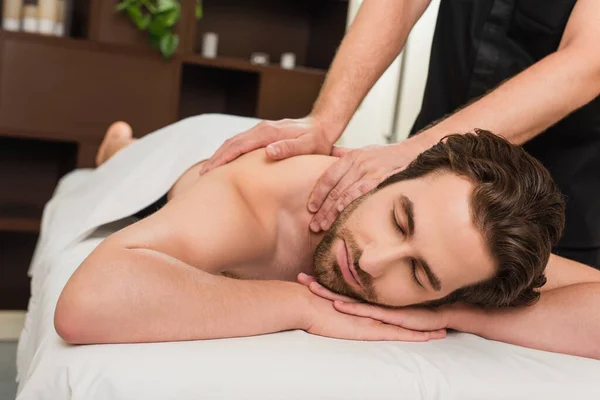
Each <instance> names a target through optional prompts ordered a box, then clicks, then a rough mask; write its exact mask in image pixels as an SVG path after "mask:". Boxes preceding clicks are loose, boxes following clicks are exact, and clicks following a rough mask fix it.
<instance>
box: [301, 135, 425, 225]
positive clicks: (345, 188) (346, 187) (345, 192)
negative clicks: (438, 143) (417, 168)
mask: <svg viewBox="0 0 600 400" xmlns="http://www.w3.org/2000/svg"><path fill="white" fill-rule="evenodd" d="M428 147H430V146H429V145H427V144H426V143H425V140H424V139H422V138H419V137H418V136H416V137H412V138H410V139H406V140H404V141H403V142H400V143H396V144H392V145H387V146H368V147H364V148H360V149H355V150H349V149H342V148H335V149H334V150H333V153H332V154H333V155H334V156H337V157H341V158H340V159H339V160H337V161H336V162H335V163H333V164H332V165H331V166H330V167H329V168H328V169H327V171H325V172H324V173H323V175H321V177H320V178H319V180H318V181H317V184H316V185H315V187H314V189H313V191H312V193H311V195H310V197H309V200H308V209H309V211H311V212H313V213H316V214H315V215H314V216H313V219H312V221H311V224H310V229H311V230H312V231H314V232H318V231H320V230H327V229H329V227H330V226H331V224H332V223H333V221H334V220H335V218H336V217H337V216H338V215H339V214H340V213H341V212H342V210H343V209H344V208H346V207H347V206H348V204H350V203H351V202H352V201H353V200H355V199H356V198H357V197H360V196H361V195H363V194H365V193H367V192H369V191H370V190H372V189H374V188H375V187H376V186H377V185H378V184H379V183H381V182H382V181H383V180H384V179H385V178H387V177H389V176H390V175H392V174H394V173H396V172H399V171H401V170H402V169H404V168H405V167H406V166H407V165H408V164H409V163H410V162H411V161H412V160H414V159H415V158H416V157H417V156H418V155H419V154H420V153H421V152H423V151H425V150H426V149H427V148H428Z"/></svg>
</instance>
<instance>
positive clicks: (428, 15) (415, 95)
mask: <svg viewBox="0 0 600 400" xmlns="http://www.w3.org/2000/svg"><path fill="white" fill-rule="evenodd" d="M373 1H375V0H373ZM362 2H363V0H350V2H349V7H348V23H347V26H348V27H349V26H350V24H351V23H352V21H353V20H354V17H355V16H356V13H357V12H358V9H359V8H360V5H361V4H362ZM439 3H440V0H432V2H431V4H430V6H429V7H428V9H427V10H426V11H425V13H424V15H423V16H422V17H421V19H420V20H419V21H418V22H417V24H416V25H415V27H414V28H413V30H412V32H411V34H410V36H409V38H408V41H407V44H406V46H405V49H404V51H403V52H402V53H401V54H400V55H399V56H398V57H397V58H396V59H395V60H394V62H393V63H392V64H391V65H390V67H389V68H388V69H387V70H386V72H384V74H383V75H382V76H381V78H380V79H379V80H378V81H377V83H376V84H375V85H374V86H373V88H372V89H371V91H370V92H369V93H368V94H367V96H366V97H365V99H364V100H363V102H362V104H361V105H360V106H359V108H358V110H357V111H356V113H355V114H354V116H353V118H352V120H351V121H350V123H349V124H348V127H347V128H346V130H345V131H344V134H343V136H342V137H341V139H340V140H339V141H338V145H341V146H346V147H362V146H366V145H370V144H385V143H387V142H388V141H389V140H392V141H397V140H401V139H403V138H405V137H406V136H407V135H408V132H409V131H410V128H411V127H412V124H413V122H414V120H415V118H416V116H417V114H418V112H419V109H420V107H421V101H422V98H423V91H424V88H425V80H426V78H427V68H428V65H429V52H430V49H431V40H432V38H433V30H434V27H435V20H436V18H437V12H438V8H439ZM399 90H400V93H399V92H398V91H399ZM398 100H399V101H398Z"/></svg>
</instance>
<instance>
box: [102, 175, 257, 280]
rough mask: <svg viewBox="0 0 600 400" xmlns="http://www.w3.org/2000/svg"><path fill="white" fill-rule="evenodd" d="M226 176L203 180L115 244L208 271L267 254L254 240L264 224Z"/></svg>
mask: <svg viewBox="0 0 600 400" xmlns="http://www.w3.org/2000/svg"><path fill="white" fill-rule="evenodd" d="M222 175H223V174H212V175H210V174H209V175H207V176H206V177H203V178H202V179H199V180H198V182H197V183H196V184H195V185H194V186H193V187H192V188H191V189H190V190H187V191H186V192H185V193H183V194H182V195H180V196H178V197H177V198H175V199H173V200H171V201H169V202H168V203H167V204H166V205H165V206H164V207H163V208H161V209H160V210H159V211H157V212H156V213H154V214H152V215H150V216H149V217H147V218H145V219H143V220H141V221H138V222H136V223H134V224H132V225H130V226H128V227H126V228H125V229H123V230H121V231H119V232H117V233H116V234H115V235H114V236H115V237H114V238H113V239H112V241H113V242H114V243H118V244H119V246H122V247H127V248H147V249H152V250H155V251H159V252H161V253H164V254H167V255H169V256H171V257H174V258H177V259H179V260H181V261H183V262H186V263H187V264H190V265H192V266H195V267H197V268H200V269H203V270H205V271H207V272H217V271H218V270H219V269H220V268H222V267H223V266H226V265H231V264H234V263H236V262H238V261H239V260H240V259H247V258H251V257H252V255H253V254H255V253H257V252H259V251H263V249H262V247H261V243H260V241H256V240H255V238H256V237H257V236H260V234H259V232H258V230H259V229H260V228H261V227H260V225H259V224H257V223H256V221H255V216H254V214H253V213H252V212H251V210H249V208H248V205H247V203H246V202H245V201H244V199H243V197H242V196H241V194H240V192H239V190H237V188H236V187H235V185H233V184H232V182H231V181H230V180H228V179H226V177H225V176H222ZM249 238H253V240H249Z"/></svg>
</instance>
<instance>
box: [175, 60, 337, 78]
mask: <svg viewBox="0 0 600 400" xmlns="http://www.w3.org/2000/svg"><path fill="white" fill-rule="evenodd" d="M183 62H184V63H185V64H196V65H203V66H207V67H215V68H225V69H235V70H240V71H246V72H261V73H262V72H271V71H276V72H279V71H285V72H288V73H290V74H308V75H317V76H322V77H324V76H325V74H326V73H327V71H325V70H323V69H319V68H309V67H296V68H293V69H284V68H281V67H280V66H278V65H276V64H269V65H257V64H252V63H251V62H250V61H247V60H244V59H242V58H235V57H216V58H205V57H202V56H200V55H196V54H194V55H189V56H185V57H183Z"/></svg>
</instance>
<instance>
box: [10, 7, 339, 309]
mask: <svg viewBox="0 0 600 400" xmlns="http://www.w3.org/2000/svg"><path fill="white" fill-rule="evenodd" d="M116 2H117V1H116V0H74V5H75V7H74V10H73V18H72V21H73V23H72V27H71V34H70V37H67V38H57V37H46V36H41V35H36V34H29V33H21V32H6V31H2V30H0V281H1V282H2V283H0V309H2V308H7V307H10V308H15V306H18V307H17V308H24V307H25V306H26V301H27V298H28V287H29V285H28V279H27V276H26V270H27V267H28V264H29V262H30V259H31V255H32V252H33V248H34V246H35V242H36V240H37V235H38V232H39V227H40V220H41V214H42V210H43V207H44V205H45V203H46V202H47V201H48V200H49V199H50V197H51V196H52V193H53V191H54V188H55V186H56V183H57V182H58V180H59V179H60V178H61V177H62V176H63V175H64V174H65V173H67V172H68V171H70V170H72V169H73V168H76V167H84V168H85V167H93V162H94V156H95V152H96V149H97V146H98V144H99V143H100V141H101V139H102V137H103V135H104V132H105V130H106V128H107V127H108V126H109V125H110V124H111V123H112V122H114V121H116V120H125V121H127V122H129V123H130V124H131V125H132V127H133V129H134V132H135V134H136V136H143V135H145V134H147V133H149V132H152V131H154V130H156V129H158V128H161V127H163V126H165V125H167V124H170V123H173V122H175V121H177V120H179V119H182V118H185V117H189V116H192V115H196V114H201V113H208V112H219V113H228V114H234V115H242V116H250V117H258V118H266V119H279V118H293V117H301V116H304V115H306V114H307V113H308V112H309V111H310V109H311V107H312V104H313V102H314V101H315V99H316V97H317V95H318V92H319V90H320V87H321V85H322V83H323V81H324V79H325V74H326V71H327V69H328V68H329V65H330V63H331V61H332V59H333V56H334V54H335V51H336V49H337V46H338V45H339V43H340V41H341V39H342V37H343V35H344V32H345V26H346V18H347V12H348V4H347V1H343V0H304V1H295V0H293V1H290V0H252V1H247V0H203V6H204V16H203V18H202V19H200V20H196V18H195V15H194V7H195V0H181V4H182V18H181V20H180V22H179V24H178V25H177V28H176V30H177V32H178V34H179V35H180V46H179V48H178V50H177V53H176V54H175V56H174V57H173V58H172V59H171V60H164V59H163V58H162V57H161V56H160V55H159V54H158V53H157V52H156V51H154V50H152V49H151V48H150V45H149V44H148V40H147V37H146V36H145V34H144V33H142V32H139V31H138V30H136V28H135V27H134V26H133V24H132V23H131V22H130V21H129V20H128V19H127V17H125V16H123V15H122V14H118V13H116V12H115V11H114V6H115V4H116ZM1 3H2V1H1V0H0V10H1V8H2V7H1ZM206 32H216V33H217V34H218V35H219V50H218V54H219V56H218V57H217V58H214V59H207V58H203V57H201V56H200V53H201V43H202V36H203V34H204V33H206ZM255 51H260V52H265V53H267V54H269V56H270V59H271V62H272V64H271V65H267V66H262V65H253V64H251V63H250V61H249V59H250V54H251V53H252V52H255ZM284 52H293V53H295V54H296V62H297V65H298V67H297V68H294V69H292V70H287V69H282V68H280V67H279V66H278V63H279V58H280V56H281V54H282V53H284ZM292 94H293V95H292Z"/></svg>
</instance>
